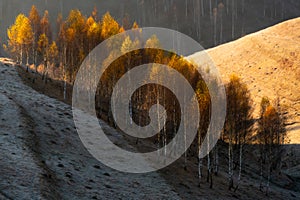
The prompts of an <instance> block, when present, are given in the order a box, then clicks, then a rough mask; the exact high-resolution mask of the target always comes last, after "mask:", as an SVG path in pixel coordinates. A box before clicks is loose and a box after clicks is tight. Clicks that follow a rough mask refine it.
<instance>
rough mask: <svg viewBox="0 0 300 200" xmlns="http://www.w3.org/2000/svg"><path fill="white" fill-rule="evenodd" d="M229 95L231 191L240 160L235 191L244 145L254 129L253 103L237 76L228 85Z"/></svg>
mask: <svg viewBox="0 0 300 200" xmlns="http://www.w3.org/2000/svg"><path fill="white" fill-rule="evenodd" d="M226 94H227V115H226V120H225V127H224V137H225V139H226V141H227V142H228V177H229V189H232V188H233V187H234V185H233V171H234V169H235V168H236V166H234V163H235V162H234V160H235V159H236V160H239V162H238V163H239V174H238V182H237V185H236V187H235V190H236V189H237V188H238V186H239V182H240V179H241V173H242V161H243V157H242V156H243V150H244V148H243V147H244V145H245V143H246V142H247V139H248V136H249V134H248V133H249V132H250V131H251V127H252V123H253V120H252V116H251V115H252V109H251V105H252V101H251V98H250V92H249V90H248V88H247V86H246V85H245V84H244V83H242V82H241V79H240V78H239V77H237V76H236V75H232V76H231V77H230V81H229V83H228V84H227V85H226Z"/></svg>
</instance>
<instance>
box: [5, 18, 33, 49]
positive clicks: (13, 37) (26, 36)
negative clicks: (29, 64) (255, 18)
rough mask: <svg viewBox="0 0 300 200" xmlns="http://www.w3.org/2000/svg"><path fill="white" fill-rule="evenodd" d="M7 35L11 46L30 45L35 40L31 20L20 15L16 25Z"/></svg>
mask: <svg viewBox="0 0 300 200" xmlns="http://www.w3.org/2000/svg"><path fill="white" fill-rule="evenodd" d="M7 35H8V39H9V42H10V44H11V45H16V44H17V45H29V44H30V43H31V42H32V38H33V32H32V27H31V24H30V21H29V19H28V18H27V17H26V16H25V15H23V14H19V15H18V16H17V18H16V21H15V23H14V24H13V25H12V26H11V27H10V28H9V29H8V30H7Z"/></svg>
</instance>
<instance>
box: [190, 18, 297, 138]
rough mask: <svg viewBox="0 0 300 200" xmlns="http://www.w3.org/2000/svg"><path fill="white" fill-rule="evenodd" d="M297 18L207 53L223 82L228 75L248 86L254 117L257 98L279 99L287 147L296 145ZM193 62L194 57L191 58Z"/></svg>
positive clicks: (257, 111)
mask: <svg viewBox="0 0 300 200" xmlns="http://www.w3.org/2000/svg"><path fill="white" fill-rule="evenodd" d="M299 44H300V18H296V19H292V20H289V21H286V22H283V23H281V24H278V25H276V26H273V27H270V28H267V29H265V30H262V31H259V32H257V33H254V34H250V35H248V36H245V37H243V38H241V39H239V40H237V41H234V42H230V43H227V44H224V45H221V46H218V47H215V48H212V49H209V50H208V53H209V55H210V56H211V58H212V59H213V61H214V62H215V64H216V66H217V67H218V69H219V71H220V74H221V75H222V78H223V80H224V81H225V82H226V81H228V79H229V76H230V74H232V73H234V74H237V75H239V76H241V77H242V80H243V81H244V82H245V83H246V84H247V85H248V87H249V89H250V91H251V96H252V99H253V100H254V103H255V112H254V115H255V117H258V113H259V104H260V101H261V98H262V97H264V96H267V97H269V98H270V99H271V100H276V99H277V98H279V100H280V102H281V108H282V109H283V110H286V113H285V114H286V116H287V117H288V126H287V128H288V135H289V139H290V143H300V83H299V80H300V57H299V55H300V45H299ZM191 58H192V59H193V60H197V54H195V55H193V56H191Z"/></svg>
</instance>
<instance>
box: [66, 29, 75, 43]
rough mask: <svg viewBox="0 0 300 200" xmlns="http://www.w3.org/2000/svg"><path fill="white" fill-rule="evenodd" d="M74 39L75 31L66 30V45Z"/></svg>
mask: <svg viewBox="0 0 300 200" xmlns="http://www.w3.org/2000/svg"><path fill="white" fill-rule="evenodd" d="M74 39H75V30H74V29H73V28H68V29H67V31H66V40H67V42H68V43H72V41H74Z"/></svg>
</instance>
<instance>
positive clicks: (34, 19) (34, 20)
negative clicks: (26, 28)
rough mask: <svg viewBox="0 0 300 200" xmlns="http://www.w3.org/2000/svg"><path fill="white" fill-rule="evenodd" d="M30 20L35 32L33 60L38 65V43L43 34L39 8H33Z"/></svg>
mask: <svg viewBox="0 0 300 200" xmlns="http://www.w3.org/2000/svg"><path fill="white" fill-rule="evenodd" d="M29 20H30V22H31V26H32V32H33V40H32V60H33V63H34V64H37V43H38V39H39V36H40V32H41V26H40V20H41V17H40V15H39V12H38V10H37V8H36V7H35V6H34V5H33V6H32V7H31V10H30V13H29Z"/></svg>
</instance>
